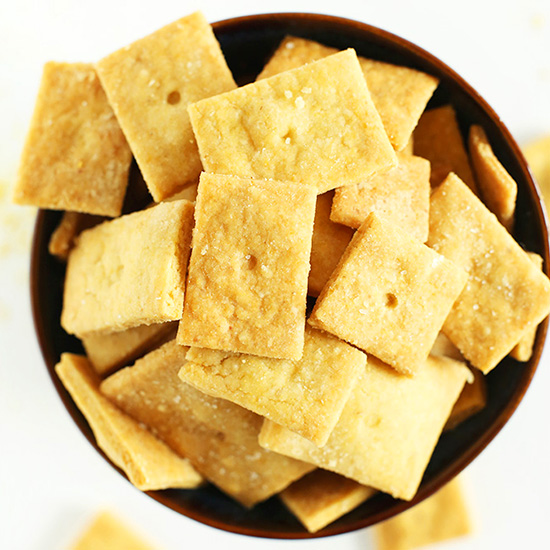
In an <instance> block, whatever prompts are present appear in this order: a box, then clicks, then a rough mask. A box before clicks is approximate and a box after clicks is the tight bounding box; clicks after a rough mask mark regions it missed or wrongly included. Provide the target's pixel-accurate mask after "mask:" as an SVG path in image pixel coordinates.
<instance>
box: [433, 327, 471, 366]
mask: <svg viewBox="0 0 550 550" xmlns="http://www.w3.org/2000/svg"><path fill="white" fill-rule="evenodd" d="M430 355H438V356H443V357H449V358H450V359H454V360H455V361H464V362H465V359H464V357H463V356H462V353H460V351H459V350H458V348H457V347H456V346H455V345H454V344H453V343H452V342H451V341H450V340H449V339H448V338H447V337H446V336H445V335H444V334H443V333H442V332H440V333H439V334H438V335H437V338H436V339H435V342H434V345H433V346H432V349H431V350H430Z"/></svg>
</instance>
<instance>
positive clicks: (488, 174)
mask: <svg viewBox="0 0 550 550" xmlns="http://www.w3.org/2000/svg"><path fill="white" fill-rule="evenodd" d="M468 148H469V151H470V158H471V160H472V166H473V168H474V172H475V175H476V181H477V186H478V188H479V192H480V196H481V198H482V200H483V202H484V203H485V204H486V205H487V208H488V209H489V210H490V211H491V212H493V214H495V215H496V217H497V218H498V220H499V221H500V223H501V224H502V225H503V226H504V227H506V229H508V231H511V230H512V228H513V226H514V213H515V211H516V197H517V194H518V186H517V184H516V182H515V181H514V180H513V178H512V177H511V176H510V174H509V173H508V172H507V171H506V168H504V166H502V164H501V163H500V161H499V160H498V158H497V157H496V155H495V153H494V152H493V149H492V147H491V144H490V143H489V140H488V139H487V135H486V134H485V130H483V128H482V127H481V126H478V125H477V124H474V125H472V126H470V135H469V138H468Z"/></svg>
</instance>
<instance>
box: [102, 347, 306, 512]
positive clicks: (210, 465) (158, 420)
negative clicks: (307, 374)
mask: <svg viewBox="0 0 550 550" xmlns="http://www.w3.org/2000/svg"><path fill="white" fill-rule="evenodd" d="M186 353H187V348H185V347H184V346H180V345H178V344H177V343H176V341H175V340H173V341H171V342H168V343H167V344H165V345H164V346H162V347H160V348H159V349H157V350H155V351H153V352H151V353H149V354H148V355H146V356H145V357H143V358H142V359H140V360H138V361H137V362H136V364H135V365H134V366H133V367H126V368H125V369H122V370H121V371H119V372H117V373H116V374H113V375H112V376H111V377H109V378H107V379H106V380H104V381H103V383H102V384H101V391H102V392H103V393H104V394H106V395H107V396H108V397H110V398H111V399H113V400H114V402H115V403H116V404H117V405H118V406H120V407H121V408H122V409H123V410H124V411H126V412H127V413H128V414H129V415H131V416H133V417H134V418H136V419H137V420H138V421H140V422H143V423H144V424H145V425H147V426H149V427H150V428H151V429H152V430H153V431H154V432H155V433H157V434H158V435H159V437H162V439H163V440H164V441H166V443H167V444H168V445H170V447H172V449H174V450H175V451H176V452H177V453H179V454H181V455H182V456H186V457H188V458H189V460H190V461H191V463H192V464H193V465H194V466H195V468H196V469H197V470H198V471H199V472H201V474H202V475H204V477H205V478H207V479H208V480H209V481H211V482H212V483H214V484H215V485H217V486H218V487H219V488H220V489H221V490H222V491H224V492H226V493H227V494H229V495H230V496H231V497H233V498H234V499H236V500H238V501H239V502H240V503H241V504H243V505H245V506H253V505H254V504H256V503H257V502H260V501H262V500H265V499H267V498H269V497H270V496H272V495H274V494H275V493H278V492H279V491H282V490H283V489H284V488H285V487H287V486H288V485H289V484H290V483H292V482H293V481H295V480H296V479H298V478H300V477H302V476H303V475H304V474H306V473H308V472H310V471H311V470H312V469H313V466H311V465H310V464H305V463H303V462H300V461H297V460H294V459H290V458H287V457H285V456H281V455H278V454H277V453H272V452H270V451H267V450H265V449H262V448H261V447H260V446H259V444H258V434H259V432H260V428H261V425H262V421H263V420H262V418H261V417H260V416H258V415H256V414H254V413H252V412H250V411H247V410H246V409H243V408H242V407H239V406H238V405H235V404H234V403H230V402H229V401H226V400H224V399H216V398H214V397H209V396H208V395H206V394H204V393H202V392H199V391H198V390H196V389H194V388H193V387H191V386H190V385H188V384H185V383H183V382H182V381H181V380H180V379H179V378H178V371H179V370H180V369H181V367H182V366H183V365H184V364H185V354H186Z"/></svg>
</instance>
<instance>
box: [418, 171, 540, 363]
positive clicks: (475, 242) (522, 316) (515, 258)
mask: <svg viewBox="0 0 550 550" xmlns="http://www.w3.org/2000/svg"><path fill="white" fill-rule="evenodd" d="M428 245H429V246H431V247H432V248H433V249H434V250H435V251H437V252H439V253H440V254H442V255H443V256H445V257H446V258H448V259H449V260H451V261H452V262H454V263H455V264H456V265H458V266H460V267H462V269H464V270H465V271H466V272H467V273H468V282H467V283H466V286H465V288H464V290H463V292H462V293H461V295H460V296H459V298H458V300H457V301H456V302H455V304H454V305H453V307H452V309H451V311H450V313H449V316H448V317H447V319H446V320H445V324H444V325H443V332H444V333H445V335H446V336H447V337H448V338H449V339H450V340H451V341H452V342H453V344H454V345H455V346H456V347H457V348H458V349H459V350H460V352H461V353H462V355H464V357H465V358H466V359H467V360H468V361H469V362H470V363H471V364H472V365H473V366H474V367H476V368H478V369H480V370H481V371H482V372H483V373H484V374H487V373H488V372H490V371H491V370H492V369H493V368H494V367H495V366H496V365H497V364H498V363H499V362H500V361H501V359H503V358H504V356H505V355H507V354H508V353H509V352H510V351H511V349H512V348H513V347H514V346H515V345H516V344H517V343H518V342H519V340H520V339H521V338H522V337H523V335H524V334H526V333H527V332H528V331H529V330H532V329H534V328H535V327H536V326H537V325H538V324H539V323H540V322H541V321H542V320H543V319H544V318H545V317H546V316H547V315H548V313H549V312H550V281H549V280H548V277H547V276H546V275H545V274H544V273H542V272H541V271H540V269H539V268H538V267H537V266H536V265H535V264H534V263H533V262H532V261H531V260H530V259H529V256H528V255H527V254H526V252H525V251H524V250H523V249H522V248H521V247H520V246H519V245H518V243H517V242H516V241H515V240H514V239H513V238H512V236H511V235H510V234H509V233H508V231H506V229H505V228H504V227H503V226H502V224H500V223H499V222H498V220H497V218H496V217H495V215H494V214H492V213H491V212H490V211H489V210H488V209H487V207H486V206H485V205H484V204H483V203H482V202H481V201H480V200H479V199H478V198H477V197H476V196H475V195H474V194H473V193H472V192H471V190H470V189H468V186H467V185H466V184H465V183H464V182H462V181H461V180H460V178H459V177H458V176H456V175H455V174H450V175H449V176H448V177H447V178H446V180H445V181H444V182H443V183H442V184H441V185H440V186H439V187H438V188H437V189H436V190H435V191H434V192H433V193H432V196H431V203H430V236H429V239H428Z"/></svg>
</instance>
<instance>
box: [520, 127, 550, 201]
mask: <svg viewBox="0 0 550 550" xmlns="http://www.w3.org/2000/svg"><path fill="white" fill-rule="evenodd" d="M522 149H523V154H524V155H525V158H526V159H527V162H528V163H529V168H530V169H531V171H532V173H533V175H534V176H535V179H536V181H537V183H538V185H539V189H540V190H541V192H542V197H543V199H544V202H545V203H546V205H547V206H546V208H547V209H549V208H548V207H549V206H550V136H546V137H542V138H539V139H537V140H535V141H532V142H531V143H529V144H527V145H526V146H525V147H523V148H522Z"/></svg>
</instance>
